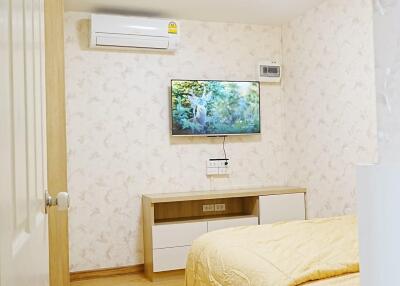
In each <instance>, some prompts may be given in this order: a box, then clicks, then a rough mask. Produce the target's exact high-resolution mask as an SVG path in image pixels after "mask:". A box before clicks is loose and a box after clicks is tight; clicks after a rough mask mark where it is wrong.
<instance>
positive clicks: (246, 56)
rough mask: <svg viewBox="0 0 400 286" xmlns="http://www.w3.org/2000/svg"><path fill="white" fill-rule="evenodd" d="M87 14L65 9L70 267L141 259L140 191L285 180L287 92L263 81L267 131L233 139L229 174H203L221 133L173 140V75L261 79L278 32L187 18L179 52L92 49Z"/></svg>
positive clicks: (277, 47) (276, 49)
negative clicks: (258, 71) (284, 99)
mask: <svg viewBox="0 0 400 286" xmlns="http://www.w3.org/2000/svg"><path fill="white" fill-rule="evenodd" d="M88 17H89V15H88V14H83V13H75V12H68V13H66V15H65V50H66V51H65V53H66V54H65V56H66V87H67V99H66V101H67V140H68V188H69V192H70V195H71V209H70V216H69V224H70V263H71V271H80V270H86V269H97V268H105V267H117V266H121V265H134V264H140V263H143V247H142V216H141V195H142V194H145V193H160V192H183V191H192V190H208V189H210V188H211V189H218V188H230V187H241V186H246V187H248V186H263V185H282V184H284V179H285V171H284V169H285V164H284V163H283V158H284V156H283V148H284V146H283V131H282V122H283V121H282V118H283V114H282V110H283V108H282V93H281V89H280V87H279V86H270V85H262V88H261V92H262V94H261V103H262V106H261V112H262V114H261V116H262V124H261V126H262V135H261V136H248V137H246V136H239V137H229V138H228V139H227V146H226V149H227V154H228V156H229V158H230V159H231V163H232V165H231V167H232V174H231V176H230V177H229V178H221V179H217V178H214V179H210V178H207V176H206V169H205V166H206V160H207V159H208V158H213V157H221V156H222V155H223V151H222V145H221V143H222V142H221V139H212V138H171V137H170V136H169V82H170V79H171V78H187V79H230V80H256V79H257V78H256V65H257V63H258V62H259V61H260V60H263V59H270V58H277V59H280V56H281V28H280V27H268V26H256V25H243V24H224V23H203V22H194V21H181V23H180V30H181V43H180V47H179V49H178V50H177V52H176V53H175V54H172V53H158V52H149V51H130V52H121V51H112V50H90V49H88V26H89V21H88Z"/></svg>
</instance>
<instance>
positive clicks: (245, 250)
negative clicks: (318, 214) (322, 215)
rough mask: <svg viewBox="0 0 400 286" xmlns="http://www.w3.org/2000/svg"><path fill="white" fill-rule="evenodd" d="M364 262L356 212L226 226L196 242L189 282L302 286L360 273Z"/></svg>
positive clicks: (228, 285)
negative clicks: (255, 224) (362, 260)
mask: <svg viewBox="0 0 400 286" xmlns="http://www.w3.org/2000/svg"><path fill="white" fill-rule="evenodd" d="M358 261H359V258H358V238H357V222H356V218H355V217H354V216H345V217H336V218H328V219H315V220H308V221H295V222H285V223H276V224H272V225H262V226H249V227H238V228H231V229H224V230H219V231H215V232H210V233H208V234H205V235H203V236H201V237H200V238H199V239H197V240H196V241H194V243H193V245H192V248H191V250H190V253H189V256H188V261H187V267H186V286H211V285H212V286H219V285H221V286H245V285H254V286H257V285H260V286H281V285H282V286H294V285H301V284H304V283H306V282H310V281H314V280H320V279H325V278H329V277H335V276H340V275H344V274H348V273H356V272H358V271H359V263H358ZM337 279H339V280H340V279H343V281H345V282H346V283H347V284H343V285H357V284H356V283H357V282H355V281H356V280H357V277H350V278H349V277H344V278H342V277H339V278H337ZM331 281H333V280H331ZM336 281H338V280H336ZM349 281H350V282H349ZM313 283H316V282H313ZM321 283H325V282H323V281H321ZM349 283H350V284H349ZM351 283H353V284H351ZM304 285H310V286H311V285H312V286H314V285H318V284H312V283H310V284H304ZM319 285H341V284H332V283H331V284H329V282H328V284H319Z"/></svg>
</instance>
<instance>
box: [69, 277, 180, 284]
mask: <svg viewBox="0 0 400 286" xmlns="http://www.w3.org/2000/svg"><path fill="white" fill-rule="evenodd" d="M183 285H184V276H183V275H182V276H178V277H174V278H168V279H166V280H163V281H157V282H150V281H149V280H147V279H146V278H145V277H144V275H143V274H131V275H121V276H115V277H109V278H99V279H88V280H81V281H74V282H72V283H71V286H183Z"/></svg>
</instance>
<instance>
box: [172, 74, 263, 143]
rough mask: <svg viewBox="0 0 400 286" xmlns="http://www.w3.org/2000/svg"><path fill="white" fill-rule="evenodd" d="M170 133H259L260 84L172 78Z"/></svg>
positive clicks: (214, 134)
mask: <svg viewBox="0 0 400 286" xmlns="http://www.w3.org/2000/svg"><path fill="white" fill-rule="evenodd" d="M171 96H172V99H171V109H172V135H181V136H184V135H204V136H218V135H221V136H222V135H235V134H236V135H237V134H257V133H260V83H259V82H255V81H217V80H172V81H171Z"/></svg>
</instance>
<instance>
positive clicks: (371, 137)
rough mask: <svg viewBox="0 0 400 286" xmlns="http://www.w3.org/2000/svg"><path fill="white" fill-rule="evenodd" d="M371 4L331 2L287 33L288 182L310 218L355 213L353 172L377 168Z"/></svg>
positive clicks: (286, 29)
mask: <svg viewBox="0 0 400 286" xmlns="http://www.w3.org/2000/svg"><path fill="white" fill-rule="evenodd" d="M372 15H373V10H372V1H370V0H353V1H348V0H327V1H325V2H323V3H322V4H321V5H320V6H318V7H316V8H315V9H312V10H311V11H309V12H307V13H306V14H305V15H303V16H300V17H298V18H297V19H295V20H293V21H291V22H290V23H289V24H287V25H285V26H284V27H283V62H284V71H285V73H284V82H283V90H284V96H283V98H284V107H285V112H284V113H285V145H286V146H287V149H286V151H287V152H286V158H287V159H286V160H285V162H287V164H288V174H287V176H288V177H287V182H288V183H289V184H292V185H303V186H307V188H308V194H307V210H308V215H309V217H323V216H331V215H340V214H344V213H353V212H355V208H356V198H355V194H356V168H355V164H361V163H364V164H365V163H373V162H375V161H376V160H377V130H376V129H377V127H376V98H375V83H374V56H373V55H374V49H373V33H372V30H373V26H372V24H373V22H372Z"/></svg>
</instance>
